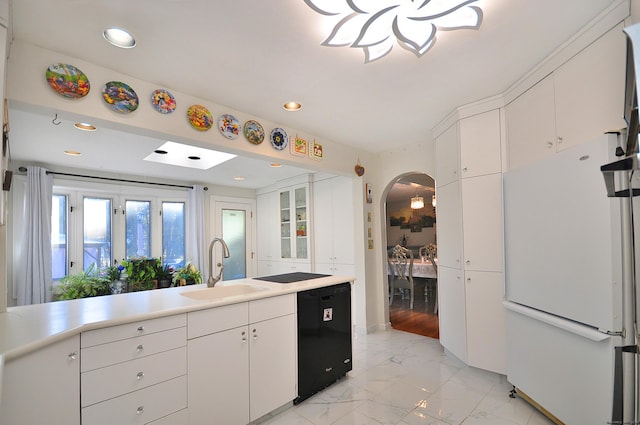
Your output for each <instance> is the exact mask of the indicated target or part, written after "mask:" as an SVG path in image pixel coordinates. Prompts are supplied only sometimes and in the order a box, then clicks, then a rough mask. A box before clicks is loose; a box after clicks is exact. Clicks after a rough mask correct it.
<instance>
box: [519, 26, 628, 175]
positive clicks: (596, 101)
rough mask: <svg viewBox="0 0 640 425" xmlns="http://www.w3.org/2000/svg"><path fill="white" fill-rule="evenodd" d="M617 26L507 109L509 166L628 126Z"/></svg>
mask: <svg viewBox="0 0 640 425" xmlns="http://www.w3.org/2000/svg"><path fill="white" fill-rule="evenodd" d="M622 28H623V25H622V24H619V25H617V26H616V27H614V28H613V29H611V30H610V31H609V32H607V33H606V34H604V35H603V36H602V37H600V38H599V39H597V40H596V41H595V42H594V43H592V44H591V45H589V46H588V47H587V48H585V49H584V50H582V51H581V52H580V53H578V54H577V55H576V56H574V57H573V58H571V59H570V60H569V61H567V62H566V63H565V64H563V65H562V66H560V67H559V68H557V69H556V70H555V71H554V72H553V73H551V74H549V75H548V76H547V77H546V78H544V79H543V80H542V81H540V82H539V83H538V84H536V85H535V86H533V87H532V88H530V89H529V90H527V91H526V92H525V93H523V94H522V95H521V96H519V97H518V98H517V99H515V100H514V101H513V102H511V103H510V104H509V105H507V107H506V116H507V139H508V143H509V168H510V169H511V170H513V169H516V168H519V167H521V166H523V165H526V164H529V163H532V162H536V161H538V160H540V159H543V158H545V157H547V156H548V155H551V154H553V153H555V152H559V151H562V150H564V149H568V148H570V147H572V146H575V145H577V144H580V143H583V142H587V141H589V140H593V139H594V138H595V137H598V136H600V135H602V134H603V133H606V132H607V131H611V130H619V129H621V128H624V127H625V126H626V124H625V122H624V119H623V106H624V102H623V99H624V88H625V69H626V68H625V61H626V53H625V52H626V41H625V38H624V34H623V32H622Z"/></svg>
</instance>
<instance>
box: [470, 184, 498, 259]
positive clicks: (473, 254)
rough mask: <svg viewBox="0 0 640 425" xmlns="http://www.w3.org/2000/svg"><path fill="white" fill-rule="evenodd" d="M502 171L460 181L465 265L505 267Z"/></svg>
mask: <svg viewBox="0 0 640 425" xmlns="http://www.w3.org/2000/svg"><path fill="white" fill-rule="evenodd" d="M503 221H504V220H503V218H502V174H490V175H487V176H481V177H474V178H471V179H463V180H462V223H463V224H462V227H463V229H464V234H463V239H464V268H465V270H483V271H496V272H501V271H503V270H504V266H503V264H504V259H503V257H504V254H503V245H504V239H503V230H502V229H503Z"/></svg>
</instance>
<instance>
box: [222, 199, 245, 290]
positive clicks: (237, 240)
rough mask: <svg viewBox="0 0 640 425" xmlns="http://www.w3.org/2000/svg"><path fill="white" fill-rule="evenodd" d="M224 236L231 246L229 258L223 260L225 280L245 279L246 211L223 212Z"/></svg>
mask: <svg viewBox="0 0 640 425" xmlns="http://www.w3.org/2000/svg"><path fill="white" fill-rule="evenodd" d="M222 236H223V239H224V241H225V242H226V243H227V245H229V253H230V254H231V255H230V256H229V258H223V259H222V263H223V264H224V276H223V279H224V280H233V279H243V278H245V277H247V273H246V250H247V248H246V229H245V211H243V210H224V209H223V210H222Z"/></svg>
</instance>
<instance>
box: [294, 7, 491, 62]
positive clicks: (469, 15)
mask: <svg viewBox="0 0 640 425" xmlns="http://www.w3.org/2000/svg"><path fill="white" fill-rule="evenodd" d="M304 1H305V3H307V5H309V7H311V8H312V9H313V10H315V11H316V12H318V13H321V14H323V15H327V16H334V17H337V18H338V19H340V20H339V22H338V23H337V24H336V25H335V27H334V28H333V31H332V32H331V34H330V35H329V37H328V38H327V39H326V40H325V41H324V42H322V45H323V46H330V47H341V46H349V47H355V48H361V49H363V50H364V56H365V60H364V61H365V63H368V62H373V61H375V60H377V59H380V58H382V57H383V56H385V55H386V54H388V53H389V52H390V51H391V49H392V48H393V45H394V43H395V42H396V41H397V42H398V44H399V45H400V47H403V48H405V49H407V50H409V51H411V52H413V53H414V54H415V55H416V56H417V57H421V56H422V55H424V54H425V53H426V52H427V51H428V50H429V49H430V48H431V47H433V45H434V43H435V41H436V32H437V31H438V30H455V29H463V28H466V29H478V28H479V27H480V24H481V23H482V10H481V9H480V8H479V7H478V6H471V4H472V3H476V2H477V1H478V0H415V1H413V0H304Z"/></svg>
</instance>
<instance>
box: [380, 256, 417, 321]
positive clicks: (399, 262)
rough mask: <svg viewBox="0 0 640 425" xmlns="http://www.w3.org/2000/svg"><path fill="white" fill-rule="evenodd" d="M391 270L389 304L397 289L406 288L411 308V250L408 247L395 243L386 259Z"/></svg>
mask: <svg viewBox="0 0 640 425" xmlns="http://www.w3.org/2000/svg"><path fill="white" fill-rule="evenodd" d="M387 261H388V263H389V270H390V272H391V282H390V284H389V305H391V304H392V303H393V297H394V296H395V295H397V294H396V292H397V290H398V289H400V290H401V291H400V294H402V290H405V289H408V290H409V294H410V303H409V308H411V310H413V293H414V284H413V252H412V251H411V250H410V249H407V248H404V247H402V246H400V245H396V246H395V247H394V248H393V251H392V252H391V256H390V257H388V259H387Z"/></svg>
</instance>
